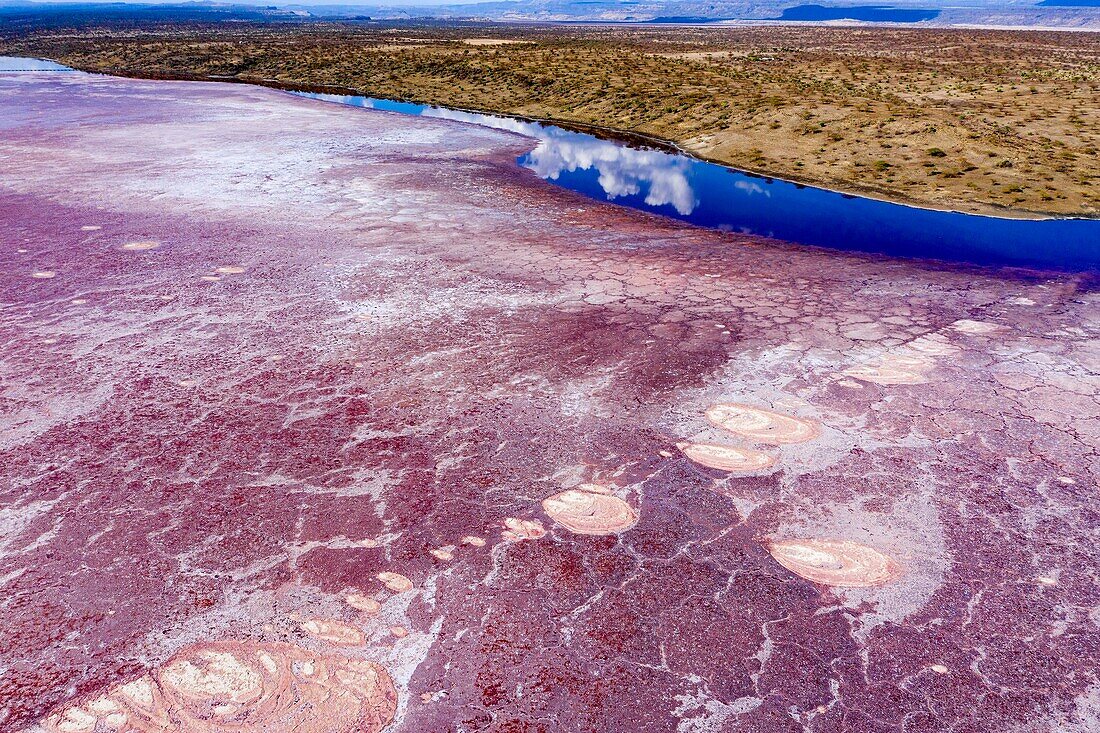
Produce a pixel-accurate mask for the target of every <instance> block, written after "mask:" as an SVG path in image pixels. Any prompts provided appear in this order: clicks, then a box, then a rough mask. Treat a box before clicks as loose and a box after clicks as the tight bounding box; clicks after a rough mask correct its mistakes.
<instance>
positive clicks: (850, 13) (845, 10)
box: [777, 5, 940, 23]
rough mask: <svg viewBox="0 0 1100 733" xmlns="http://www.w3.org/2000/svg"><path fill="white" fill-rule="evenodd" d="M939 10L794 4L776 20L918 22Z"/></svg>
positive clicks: (938, 12)
mask: <svg viewBox="0 0 1100 733" xmlns="http://www.w3.org/2000/svg"><path fill="white" fill-rule="evenodd" d="M939 14H940V11H939V10H937V9H934V8H891V7H887V6H884V5H850V6H847V7H844V6H835V5H834V6H830V7H825V6H823V5H796V6H794V7H793V8H786V9H784V10H783V14H782V15H780V16H779V18H777V20H799V21H821V20H862V21H865V22H868V23H919V22H921V21H922V20H932V19H933V18H935V17H936V16H937V15H939Z"/></svg>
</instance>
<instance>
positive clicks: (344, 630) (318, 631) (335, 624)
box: [301, 618, 367, 646]
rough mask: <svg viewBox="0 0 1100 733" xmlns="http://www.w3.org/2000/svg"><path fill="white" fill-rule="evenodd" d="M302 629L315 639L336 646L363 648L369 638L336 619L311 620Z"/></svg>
mask: <svg viewBox="0 0 1100 733" xmlns="http://www.w3.org/2000/svg"><path fill="white" fill-rule="evenodd" d="M301 629H302V631H304V632H306V633H307V634H309V635H310V636H312V637H313V638H314V639H319V640H321V641H327V642H328V643H330V644H334V645H336V646H363V645H364V644H366V643H367V636H366V634H364V633H363V632H362V631H361V630H360V629H357V628H355V627H354V626H350V625H348V624H345V623H344V622H343V621H337V620H336V619H325V618H314V619H310V620H308V621H305V622H303V623H302V624H301Z"/></svg>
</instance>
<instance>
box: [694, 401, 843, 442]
mask: <svg viewBox="0 0 1100 733" xmlns="http://www.w3.org/2000/svg"><path fill="white" fill-rule="evenodd" d="M706 416H707V420H710V421H711V422H712V423H713V424H715V425H717V426H718V427H720V428H722V429H724V430H728V431H730V432H731V433H735V434H736V435H740V436H742V437H744V438H748V439H749V440H754V441H756V442H758V443H771V444H773V445H786V444H790V443H804V442H806V441H807V440H813V439H814V438H816V437H817V436H818V435H820V433H821V431H820V429H819V428H818V426H817V423H815V422H812V421H810V420H803V419H801V418H798V417H791V416H790V415H780V414H779V413H777V412H771V411H770V410H763V409H760V408H759V407H753V406H751V405H743V404H739V403H734V402H726V403H721V404H717V405H714V406H712V407H709V408H707V411H706Z"/></svg>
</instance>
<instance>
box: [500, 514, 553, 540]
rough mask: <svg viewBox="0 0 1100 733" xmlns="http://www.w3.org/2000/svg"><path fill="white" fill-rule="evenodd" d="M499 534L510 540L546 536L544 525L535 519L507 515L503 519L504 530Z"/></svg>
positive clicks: (534, 538)
mask: <svg viewBox="0 0 1100 733" xmlns="http://www.w3.org/2000/svg"><path fill="white" fill-rule="evenodd" d="M500 536H501V537H503V538H504V539H506V540H509V541H511V542H521V541H523V540H537V539H539V538H540V537H545V536H546V527H543V526H542V522H540V521H539V520H537V519H517V518H515V517H508V518H506V519H505V520H504V531H503V532H501V533H500Z"/></svg>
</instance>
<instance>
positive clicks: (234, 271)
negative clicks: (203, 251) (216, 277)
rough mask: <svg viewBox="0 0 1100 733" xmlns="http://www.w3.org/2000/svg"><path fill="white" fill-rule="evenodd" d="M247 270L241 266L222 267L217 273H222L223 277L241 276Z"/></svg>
mask: <svg viewBox="0 0 1100 733" xmlns="http://www.w3.org/2000/svg"><path fill="white" fill-rule="evenodd" d="M245 269H246V268H244V267H241V266H240V265H222V266H221V267H219V268H217V270H215V272H220V273H221V274H223V275H240V274H241V273H242V272H244V271H245Z"/></svg>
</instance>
